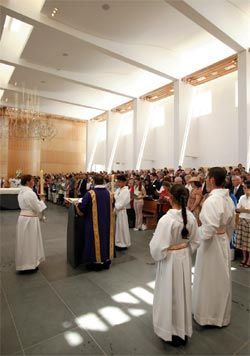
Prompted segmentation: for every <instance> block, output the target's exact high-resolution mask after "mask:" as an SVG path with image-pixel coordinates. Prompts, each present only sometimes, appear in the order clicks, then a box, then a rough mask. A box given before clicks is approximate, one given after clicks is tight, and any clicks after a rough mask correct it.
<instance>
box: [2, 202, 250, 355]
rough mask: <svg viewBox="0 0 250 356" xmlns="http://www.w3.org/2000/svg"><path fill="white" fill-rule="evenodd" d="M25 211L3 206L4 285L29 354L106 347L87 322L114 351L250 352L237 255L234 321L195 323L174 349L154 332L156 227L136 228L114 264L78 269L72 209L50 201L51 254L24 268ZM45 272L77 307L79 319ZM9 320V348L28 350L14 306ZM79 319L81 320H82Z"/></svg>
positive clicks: (47, 239)
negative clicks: (17, 255)
mask: <svg viewBox="0 0 250 356" xmlns="http://www.w3.org/2000/svg"><path fill="white" fill-rule="evenodd" d="M18 215H19V212H18V211H12V212H9V211H4V212H3V211H1V212H0V223H1V234H0V235H1V238H0V248H1V262H0V268H1V270H2V271H3V272H2V287H3V289H4V291H5V292H6V295H7V298H8V301H9V303H10V306H11V310H12V313H13V316H14V319H15V323H16V325H17V328H18V330H19V333H20V336H21V340H22V341H23V343H24V345H25V348H26V349H25V351H26V354H27V355H29V354H30V355H47V356H48V355H50V354H51V355H56V354H61V355H78V354H79V355H80V354H86V355H87V354H90V355H95V354H96V355H98V354H100V350H99V349H98V348H96V344H95V342H93V341H92V338H89V336H88V334H87V333H85V331H84V330H87V332H88V333H90V334H91V335H92V337H93V338H94V339H95V340H96V341H97V342H98V343H99V344H100V345H101V347H102V348H103V349H104V350H105V353H106V354H107V355H126V356H127V355H152V356H153V355H157V354H168V355H171V354H173V355H185V354H188V355H201V356H203V355H233V354H235V355H236V354H237V355H246V354H249V344H246V340H248V338H249V333H248V325H249V321H250V319H249V288H247V287H246V285H248V282H249V276H250V273H249V272H250V271H249V270H243V269H242V268H239V266H238V265H239V261H234V262H233V263H232V266H233V267H235V268H236V270H233V271H232V279H233V281H234V283H233V306H232V320H231V324H230V325H229V326H228V327H227V328H222V329H217V328H216V329H206V328H200V327H199V326H197V324H195V323H194V333H193V337H192V338H191V341H190V342H189V343H188V345H187V346H186V347H181V348H178V349H175V348H173V347H171V346H170V345H168V344H166V343H164V342H162V341H161V340H160V339H159V338H158V337H157V336H156V335H155V334H154V332H153V326H152V306H151V302H152V294H153V289H152V285H148V283H149V282H152V281H154V279H155V270H156V265H155V264H154V263H153V260H152V258H151V256H150V251H149V242H150V240H151V238H152V235H153V231H149V230H147V231H143V232H134V231H133V230H130V233H131V240H132V245H131V247H130V248H129V249H128V250H127V251H122V252H120V251H119V252H117V258H115V259H114V261H113V263H112V265H111V269H110V270H108V271H102V272H99V273H96V272H88V271H86V269H84V268H79V269H76V270H74V269H72V268H71V267H70V266H69V265H67V264H66V232H67V209H65V208H63V207H60V206H56V205H53V204H51V203H48V210H47V212H46V215H47V217H48V220H47V223H45V224H42V225H41V228H42V233H43V239H44V247H45V252H46V257H47V259H46V261H45V262H44V263H43V264H41V266H40V271H39V272H38V273H36V274H33V275H17V274H16V273H15V268H14V250H15V238H16V237H15V236H16V235H15V234H16V222H17V217H18ZM2 232H3V233H2ZM194 258H195V256H194V257H193V259H194ZM46 279H47V280H48V281H50V282H51V285H52V286H53V287H54V288H55V289H56V291H57V292H58V293H59V294H60V296H61V298H62V299H63V300H64V302H65V303H66V304H67V305H68V306H69V307H70V308H71V310H72V311H73V313H74V314H75V315H76V320H75V317H74V316H73V314H72V313H70V312H69V310H68V309H67V308H66V307H65V305H64V304H63V303H62V301H61V300H60V299H59V298H58V297H57V295H56V294H55V293H54V291H53V290H52V289H51V288H50V287H49V285H48V283H47V281H46ZM135 288H137V290H134V289H135ZM138 288H139V290H138ZM133 291H134V292H135V293H133ZM148 298H149V299H148ZM149 300H151V302H149ZM3 307H4V308H5V306H4V304H3ZM4 312H5V313H6V311H4ZM3 315H4V314H3ZM3 320H4V322H3V324H2V325H1V327H2V329H3V330H4V331H3V332H4V333H5V334H4V335H6V333H8V334H9V335H10V336H9V339H8V337H6V341H8V340H12V342H13V345H7V344H5V347H6V349H7V348H8V347H9V348H11V347H13V354H16V355H21V354H22V352H21V350H20V349H16V348H15V347H18V346H17V345H16V344H15V342H16V339H15V336H14V335H13V332H14V331H13V329H12V326H13V325H12V326H11V323H10V320H9V319H8V313H7V317H4V318H3ZM77 325H78V326H79V328H76V326H77ZM72 328H74V331H76V330H77V332H76V334H74V333H73V334H70V332H72ZM1 332H2V331H1ZM14 334H15V333H14ZM12 335H13V336H12ZM69 340H71V341H72V340H74V341H72V342H75V346H72V345H70V341H69ZM8 342H9V341H8ZM15 345H16V346H15ZM14 346H15V347H14ZM9 350H10V351H8V352H10V353H12V350H11V349H9Z"/></svg>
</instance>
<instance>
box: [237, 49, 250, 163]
mask: <svg viewBox="0 0 250 356" xmlns="http://www.w3.org/2000/svg"><path fill="white" fill-rule="evenodd" d="M249 137H250V53H249V52H248V51H243V52H241V53H239V55H238V157H239V163H242V164H243V166H245V167H246V168H247V170H249V167H250V152H249V151H250V142H249V141H250V138H249Z"/></svg>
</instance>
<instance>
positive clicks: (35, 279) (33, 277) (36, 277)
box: [1, 266, 47, 296]
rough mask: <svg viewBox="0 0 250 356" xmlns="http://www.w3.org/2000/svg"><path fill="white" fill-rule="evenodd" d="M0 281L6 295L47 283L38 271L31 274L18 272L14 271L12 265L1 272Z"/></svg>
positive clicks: (33, 288)
mask: <svg viewBox="0 0 250 356" xmlns="http://www.w3.org/2000/svg"><path fill="white" fill-rule="evenodd" d="M1 282H2V287H3V289H4V290H5V292H6V294H7V296H9V295H12V294H13V295H18V294H22V293H23V292H27V291H29V290H30V291H33V290H35V289H36V288H39V287H43V286H46V285H47V282H46V280H44V277H43V276H42V275H41V273H40V272H39V271H37V272H35V273H32V274H20V273H17V272H16V271H15V267H14V266H13V268H12V269H11V270H7V271H3V272H2V273H1Z"/></svg>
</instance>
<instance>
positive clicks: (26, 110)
mask: <svg viewBox="0 0 250 356" xmlns="http://www.w3.org/2000/svg"><path fill="white" fill-rule="evenodd" d="M0 118H1V121H0V137H10V138H22V139H34V140H41V141H49V140H51V139H53V138H54V137H55V136H56V134H57V130H56V128H55V125H54V124H53V122H52V120H51V119H50V117H49V115H45V114H42V113H40V111H39V98H38V95H37V94H36V93H35V91H33V92H31V91H29V92H28V93H25V91H24V90H23V93H22V95H19V93H16V94H15V107H7V106H4V107H2V108H1V113H0Z"/></svg>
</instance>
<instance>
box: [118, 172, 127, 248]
mask: <svg viewBox="0 0 250 356" xmlns="http://www.w3.org/2000/svg"><path fill="white" fill-rule="evenodd" d="M117 184H118V187H119V188H118V189H117V190H116V192H115V213H116V229H115V247H116V249H117V250H126V249H127V248H128V247H129V246H130V245H131V241H130V233H129V225H128V216H127V211H126V207H127V205H128V204H129V203H130V192H129V189H128V187H127V185H126V184H127V179H126V177H125V176H124V175H119V176H118V177H117Z"/></svg>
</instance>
